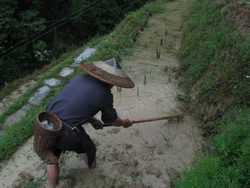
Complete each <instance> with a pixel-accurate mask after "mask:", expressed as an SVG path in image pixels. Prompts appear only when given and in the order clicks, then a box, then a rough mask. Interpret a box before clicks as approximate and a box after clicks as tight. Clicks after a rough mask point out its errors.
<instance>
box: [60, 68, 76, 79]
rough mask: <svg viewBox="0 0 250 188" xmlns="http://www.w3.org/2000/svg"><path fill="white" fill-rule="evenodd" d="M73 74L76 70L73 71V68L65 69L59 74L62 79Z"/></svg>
mask: <svg viewBox="0 0 250 188" xmlns="http://www.w3.org/2000/svg"><path fill="white" fill-rule="evenodd" d="M73 72H74V69H71V68H68V67H66V68H64V69H63V70H62V71H61V72H60V73H59V75H60V76H62V77H66V76H68V75H70V74H72V73H73Z"/></svg>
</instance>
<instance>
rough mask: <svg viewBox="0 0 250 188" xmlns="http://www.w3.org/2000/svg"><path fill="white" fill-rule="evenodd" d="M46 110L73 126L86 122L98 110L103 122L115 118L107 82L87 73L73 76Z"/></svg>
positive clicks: (108, 121) (111, 96) (115, 114)
mask: <svg viewBox="0 0 250 188" xmlns="http://www.w3.org/2000/svg"><path fill="white" fill-rule="evenodd" d="M46 110H48V111H51V112H53V113H54V114H56V115H57V116H58V117H59V118H60V119H61V120H62V121H63V122H65V123H67V124H68V125H70V126H73V127H75V126H79V125H82V124H84V123H86V122H88V121H89V120H91V119H92V118H93V117H94V116H95V115H96V114H97V113H98V112H99V111H101V113H102V116H101V120H102V121H103V122H104V123H111V122H113V121H115V120H116V118H117V113H116V110H115V109H114V108H113V95H112V93H111V90H110V88H109V87H108V84H106V83H104V82H102V81H100V80H98V79H96V78H94V77H92V76H89V75H87V74H79V75H76V76H75V77H73V78H72V79H71V80H70V81H69V83H68V84H67V85H66V86H65V87H64V88H63V90H62V91H61V92H60V93H59V94H58V95H57V96H56V97H55V98H54V99H53V100H52V101H51V102H50V103H49V105H48V106H47V108H46Z"/></svg>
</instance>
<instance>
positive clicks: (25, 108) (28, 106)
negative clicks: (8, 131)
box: [21, 104, 31, 112]
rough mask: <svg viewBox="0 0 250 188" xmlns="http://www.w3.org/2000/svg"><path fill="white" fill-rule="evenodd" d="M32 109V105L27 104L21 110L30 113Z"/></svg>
mask: <svg viewBox="0 0 250 188" xmlns="http://www.w3.org/2000/svg"><path fill="white" fill-rule="evenodd" d="M30 108H31V105H30V104H26V105H24V106H23V107H22V108H21V110H23V111H25V112H28V111H29V110H30Z"/></svg>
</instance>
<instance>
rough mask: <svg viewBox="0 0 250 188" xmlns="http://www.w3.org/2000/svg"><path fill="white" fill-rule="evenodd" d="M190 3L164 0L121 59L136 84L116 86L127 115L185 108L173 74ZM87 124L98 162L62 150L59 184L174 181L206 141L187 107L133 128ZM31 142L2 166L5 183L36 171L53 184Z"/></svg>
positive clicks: (155, 186) (105, 187) (164, 185)
mask: <svg viewBox="0 0 250 188" xmlns="http://www.w3.org/2000/svg"><path fill="white" fill-rule="evenodd" d="M190 3H191V1H189V0H178V1H175V2H170V3H166V7H167V9H168V11H166V12H164V13H160V14H156V15H152V16H151V17H150V19H149V21H148V25H147V27H146V28H144V30H143V31H140V34H139V37H138V39H137V42H136V43H137V44H136V48H135V50H134V52H133V54H132V55H130V56H125V57H123V59H122V63H121V65H122V67H123V68H124V69H125V70H126V72H127V73H128V75H129V76H130V77H131V79H132V80H133V81H134V82H135V88H133V89H122V90H121V91H120V90H118V89H117V88H116V87H114V88H113V91H112V92H113V94H114V102H115V103H114V106H115V107H116V109H117V111H118V114H119V116H120V117H121V118H130V119H131V120H139V119H145V118H153V117H159V116H165V115H173V114H179V113H184V112H183V111H182V104H181V103H179V102H178V101H177V100H176V96H177V95H178V94H181V91H180V90H179V88H178V86H177V81H176V79H175V74H176V72H178V61H177V59H176V57H175V52H176V51H177V50H178V49H179V46H180V37H181V33H180V30H181V27H182V24H183V22H184V21H185V19H186V17H187V10H188V6H189V5H190ZM157 52H158V54H159V55H160V57H158V58H157V57H156V54H157ZM184 114H185V113H184ZM97 117H100V114H98V115H97ZM83 126H84V128H85V129H86V131H87V133H88V134H89V135H90V136H91V138H92V139H93V140H94V142H95V143H96V146H97V168H96V169H92V170H89V169H88V168H87V166H86V164H85V163H84V162H83V160H82V159H81V157H82V156H81V155H76V154H74V153H73V152H67V153H65V154H64V155H63V156H62V157H61V162H60V166H61V168H60V169H61V171H60V179H59V186H58V187H72V188H86V187H89V188H92V187H93V188H95V187H98V188H109V187H119V188H128V187H129V188H131V187H132V188H133V187H134V188H144V187H152V188H168V187H172V186H171V184H172V181H173V180H174V179H176V178H177V177H178V176H179V173H180V172H182V171H183V170H184V169H186V168H190V167H191V166H192V163H193V161H194V160H195V157H196V156H197V154H199V151H200V148H201V143H202V137H201V132H200V130H199V128H198V123H197V122H196V121H195V119H193V118H192V117H190V116H188V115H184V118H183V119H182V120H181V121H177V120H160V121H153V122H146V123H138V124H134V125H133V126H132V127H130V128H127V129H124V128H115V127H107V128H104V129H103V130H97V131H96V130H94V129H93V128H92V127H91V126H90V125H89V124H86V125H83ZM32 142H33V137H32V138H30V139H29V140H28V141H27V142H26V143H25V144H24V146H23V147H21V148H20V149H19V150H18V151H17V152H16V153H15V154H14V155H13V158H12V159H11V160H9V161H8V162H7V164H6V166H5V167H4V168H3V169H2V171H1V172H0V175H1V177H0V182H1V185H0V187H4V188H7V187H20V184H24V183H25V182H32V181H37V180H38V179H39V180H40V181H43V183H42V186H41V187H48V184H47V181H46V174H45V167H46V166H45V164H43V163H42V162H41V161H40V160H39V158H38V157H37V155H36V154H35V153H34V151H33V148H32Z"/></svg>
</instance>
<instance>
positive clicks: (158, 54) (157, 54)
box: [156, 50, 161, 59]
mask: <svg viewBox="0 0 250 188" xmlns="http://www.w3.org/2000/svg"><path fill="white" fill-rule="evenodd" d="M160 57H161V52H160V51H158V50H156V58H157V59H160Z"/></svg>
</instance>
